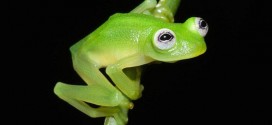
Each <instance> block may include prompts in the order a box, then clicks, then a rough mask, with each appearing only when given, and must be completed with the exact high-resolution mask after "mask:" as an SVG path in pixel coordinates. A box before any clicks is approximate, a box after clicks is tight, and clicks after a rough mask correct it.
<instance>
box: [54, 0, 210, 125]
mask: <svg viewBox="0 0 272 125" xmlns="http://www.w3.org/2000/svg"><path fill="white" fill-rule="evenodd" d="M147 1H148V2H150V1H153V0H147ZM153 2H154V1H153ZM144 6H145V5H144ZM140 7H141V6H140ZM137 11H138V10H137ZM137 11H132V12H131V13H126V14H119V13H118V14H114V15H112V16H111V17H110V18H109V19H108V21H106V22H105V23H104V24H103V25H101V26H100V27H99V28H98V29H96V30H95V31H94V32H92V33H91V34H89V35H88V36H86V37H85V38H83V39H82V40H80V41H79V42H77V43H76V44H74V45H73V46H72V47H71V48H70V50H71V53H72V60H73V66H74V69H75V70H76V72H77V73H78V74H79V75H80V77H81V78H82V79H83V80H84V81H85V82H86V83H87V85H69V84H65V83H62V82H58V83H57V84H56V86H55V88H54V92H55V94H56V95H58V96H59V97H60V98H61V99H63V100H65V101H66V102H68V103H69V104H71V105H72V106H74V107H75V108H77V109H78V110H80V111H82V112H83V113H85V114H87V115H89V116H90V117H106V119H105V125H125V124H126V123H127V122H128V118H127V112H128V110H129V109H132V108H133V103H132V102H131V101H132V100H136V99H138V98H140V97H141V93H142V91H143V86H142V85H141V84H140V76H141V70H140V66H141V65H144V64H147V63H151V62H153V61H161V62H176V61H179V60H183V59H188V58H193V57H196V56H198V55H201V54H203V53H204V52H205V51H206V45H205V42H204V38H203V37H202V36H201V35H200V34H199V32H198V31H197V29H196V28H195V19H196V18H195V17H191V18H189V19H188V20H187V21H185V22H184V23H172V21H171V20H173V19H169V20H168V19H167V18H164V19H161V18H158V17H156V16H154V15H153V14H142V13H137ZM162 28H167V29H171V30H172V31H173V32H174V33H175V36H176V43H175V45H174V47H172V48H170V49H167V50H161V49H158V48H157V47H156V46H155V45H154V44H153V41H154V37H155V33H156V32H157V31H158V30H160V29H162ZM101 68H105V69H106V73H107V75H108V76H109V77H110V78H111V80H112V81H113V84H114V85H115V86H113V84H112V83H110V82H109V80H108V79H107V78H106V77H105V76H104V75H103V74H102V73H101V72H100V70H99V69H101ZM85 102H88V103H92V104H96V105H98V106H100V107H99V108H93V107H91V106H89V105H88V104H86V103H85Z"/></svg>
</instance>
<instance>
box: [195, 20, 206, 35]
mask: <svg viewBox="0 0 272 125" xmlns="http://www.w3.org/2000/svg"><path fill="white" fill-rule="evenodd" d="M195 24H196V27H197V30H198V32H199V34H200V35H201V36H203V37H204V36H206V34H207V32H208V29H209V27H208V23H207V22H206V21H205V20H203V19H202V18H199V17H197V18H196V20H195Z"/></svg>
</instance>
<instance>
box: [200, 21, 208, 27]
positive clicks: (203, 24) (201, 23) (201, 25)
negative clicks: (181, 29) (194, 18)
mask: <svg viewBox="0 0 272 125" xmlns="http://www.w3.org/2000/svg"><path fill="white" fill-rule="evenodd" d="M199 25H200V27H201V28H205V27H206V26H207V23H206V22H205V21H204V20H200V22H199Z"/></svg>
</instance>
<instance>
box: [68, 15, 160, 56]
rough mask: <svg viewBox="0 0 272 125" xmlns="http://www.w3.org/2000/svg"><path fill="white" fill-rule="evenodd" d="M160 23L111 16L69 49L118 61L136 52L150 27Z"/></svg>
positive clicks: (145, 18)
mask: <svg viewBox="0 0 272 125" xmlns="http://www.w3.org/2000/svg"><path fill="white" fill-rule="evenodd" d="M163 24H164V22H163V21H161V20H160V19H157V18H155V17H152V16H148V15H144V14H134V13H128V14H119V13H117V14H114V15H113V16H111V17H110V18H109V19H108V20H107V21H106V22H105V23H104V24H103V25H101V26H100V27H99V28H98V29H96V30H95V31H94V32H92V33H91V34H89V35H88V36H86V37H85V38H83V39H82V40H80V41H79V42H78V43H76V44H75V45H73V46H72V47H71V52H72V53H77V54H87V53H89V54H90V55H92V56H96V58H102V56H103V58H105V59H106V58H107V59H110V60H118V59H120V58H123V57H124V56H129V55H132V54H134V53H139V52H140V48H139V47H140V46H141V45H139V44H141V42H144V41H146V38H147V37H148V34H150V31H151V29H152V27H156V26H160V25H163Z"/></svg>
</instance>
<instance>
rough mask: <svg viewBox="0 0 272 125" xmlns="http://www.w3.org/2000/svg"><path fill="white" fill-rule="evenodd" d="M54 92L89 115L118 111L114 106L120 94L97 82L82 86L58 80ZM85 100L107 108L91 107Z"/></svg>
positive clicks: (96, 115)
mask: <svg viewBox="0 0 272 125" xmlns="http://www.w3.org/2000/svg"><path fill="white" fill-rule="evenodd" d="M54 92H55V94H56V95H58V96H59V97H60V98H61V99H63V100H65V101H66V102H68V103H69V104H71V105H72V106H74V107H75V108H77V109H78V110H80V111H82V112H84V113H85V114H87V115H89V116H91V117H103V116H111V115H112V114H114V113H116V112H118V110H119V109H117V108H116V107H114V106H117V105H118V104H119V103H120V101H121V100H120V96H122V95H121V94H120V92H118V91H117V90H109V89H107V88H105V87H103V86H100V85H98V84H92V85H88V86H84V85H69V84H65V83H61V82H58V83H57V84H56V86H55V88H54ZM121 98H122V97H121ZM85 102H88V103H92V104H96V105H100V106H107V107H108V108H107V107H100V108H92V107H91V106H89V105H88V104H87V103H85Z"/></svg>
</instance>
